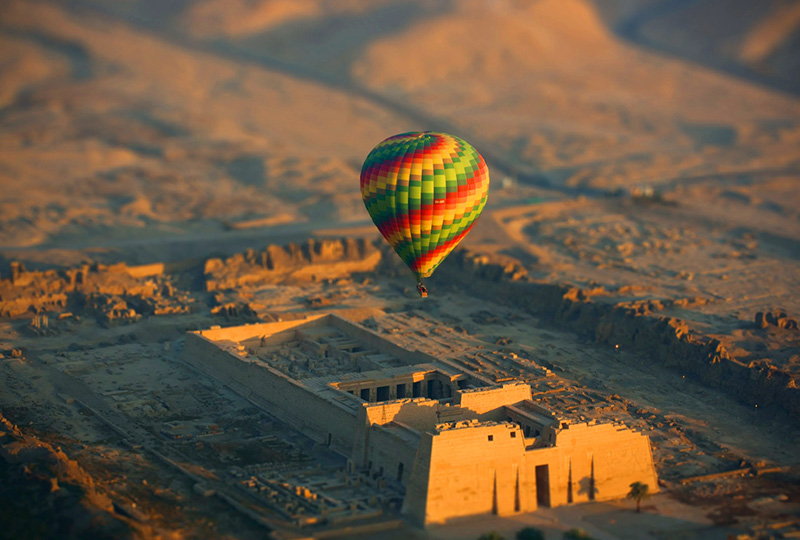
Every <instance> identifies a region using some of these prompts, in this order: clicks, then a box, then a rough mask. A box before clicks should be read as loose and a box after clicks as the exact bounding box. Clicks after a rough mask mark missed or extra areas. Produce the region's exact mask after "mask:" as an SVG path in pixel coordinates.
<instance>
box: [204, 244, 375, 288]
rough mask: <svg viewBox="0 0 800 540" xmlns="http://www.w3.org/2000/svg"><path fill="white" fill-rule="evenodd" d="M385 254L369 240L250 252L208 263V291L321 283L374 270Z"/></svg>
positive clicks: (205, 270) (211, 260)
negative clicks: (311, 282) (313, 281)
mask: <svg viewBox="0 0 800 540" xmlns="http://www.w3.org/2000/svg"><path fill="white" fill-rule="evenodd" d="M380 261H381V252H380V250H378V249H377V248H376V247H375V246H374V244H373V243H372V242H371V241H369V240H366V239H363V238H361V239H356V238H338V239H322V240H317V239H313V238H312V239H309V240H307V241H306V242H303V243H302V244H295V243H292V244H287V245H285V246H278V245H269V246H267V247H266V248H265V249H264V250H262V251H259V252H256V251H254V250H252V249H248V250H247V251H245V252H244V253H238V254H236V255H233V256H232V257H228V258H227V259H224V260H223V259H208V260H207V261H206V263H205V267H204V270H203V273H204V274H205V279H206V290H208V291H216V290H223V289H235V288H238V287H242V286H254V285H258V284H264V283H279V282H284V281H290V280H295V281H303V280H314V279H317V280H321V279H332V278H338V277H345V276H348V275H350V274H351V273H353V272H367V271H370V270H373V269H374V268H375V267H376V266H377V265H378V263H380Z"/></svg>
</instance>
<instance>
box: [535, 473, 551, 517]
mask: <svg viewBox="0 0 800 540" xmlns="http://www.w3.org/2000/svg"><path fill="white" fill-rule="evenodd" d="M536 503H537V504H538V505H539V506H548V507H549V506H550V466H549V465H537V466H536Z"/></svg>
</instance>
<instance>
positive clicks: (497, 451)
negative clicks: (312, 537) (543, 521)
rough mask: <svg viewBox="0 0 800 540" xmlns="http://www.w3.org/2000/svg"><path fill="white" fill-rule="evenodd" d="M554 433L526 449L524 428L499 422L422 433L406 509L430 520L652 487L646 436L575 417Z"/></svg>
mask: <svg viewBox="0 0 800 540" xmlns="http://www.w3.org/2000/svg"><path fill="white" fill-rule="evenodd" d="M490 436H491V440H489V437H490ZM556 440H557V445H556V446H551V447H546V448H531V447H528V448H526V447H525V444H526V440H525V438H524V437H523V433H522V430H521V429H520V428H519V427H518V426H516V425H515V424H509V423H505V422H500V423H494V422H491V423H481V424H477V425H472V426H469V425H467V424H465V425H464V426H463V427H457V428H454V429H445V430H443V431H440V432H435V433H423V434H422V440H421V443H420V446H419V450H418V452H417V457H416V462H415V465H414V469H413V471H412V474H411V477H410V481H409V485H408V488H407V492H406V501H405V504H404V512H406V513H407V514H409V515H410V517H411V519H412V520H414V521H415V522H417V523H418V524H420V525H428V524H432V523H444V522H446V521H448V520H451V519H454V518H458V517H463V516H469V515H476V514H497V515H510V514H515V513H520V512H531V511H534V510H536V509H537V508H538V507H539V506H561V505H564V504H571V503H578V502H586V501H590V500H597V501H602V500H610V499H620V498H624V497H625V496H626V495H627V493H628V491H629V490H630V484H631V483H633V482H642V483H645V484H647V485H648V486H649V488H650V492H651V493H654V492H656V491H658V483H657V478H656V473H655V468H654V466H653V460H652V455H651V452H650V443H649V439H648V438H647V437H646V436H645V435H642V434H640V433H637V432H634V431H631V430H628V429H627V428H624V427H621V426H613V425H611V424H598V425H591V426H588V425H586V424H577V425H573V426H569V427H568V428H565V429H561V430H558V432H557V433H556ZM528 442H530V440H528Z"/></svg>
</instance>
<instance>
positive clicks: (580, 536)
mask: <svg viewBox="0 0 800 540" xmlns="http://www.w3.org/2000/svg"><path fill="white" fill-rule="evenodd" d="M564 540H592V537H591V536H589V533H587V532H586V531H584V530H583V529H570V530H568V531H567V532H565V533H564Z"/></svg>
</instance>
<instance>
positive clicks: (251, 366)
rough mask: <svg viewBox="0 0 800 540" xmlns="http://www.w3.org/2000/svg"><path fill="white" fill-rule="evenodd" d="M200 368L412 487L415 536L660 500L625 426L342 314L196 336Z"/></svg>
mask: <svg viewBox="0 0 800 540" xmlns="http://www.w3.org/2000/svg"><path fill="white" fill-rule="evenodd" d="M184 357H185V360H186V361H187V362H189V363H190V364H192V365H194V366H195V367H196V368H197V369H198V370H200V371H202V372H204V373H207V374H209V375H211V376H214V377H216V378H217V379H219V380H221V381H222V382H224V383H225V384H227V385H228V386H229V387H231V388H233V389H234V390H236V391H238V392H240V393H241V394H242V395H245V396H247V397H248V398H249V399H251V400H252V401H254V402H256V403H259V404H260V405H262V406H263V407H264V408H265V409H266V410H268V411H269V412H270V413H271V414H273V415H275V416H276V417H278V418H280V419H281V420H283V421H285V422H287V423H289V424H290V425H293V426H295V427H296V428H297V429H298V430H300V431H302V432H304V433H306V434H307V435H308V436H310V437H312V438H313V439H315V440H318V441H319V442H320V443H322V444H325V445H328V446H329V447H331V448H332V449H333V450H336V451H338V452H339V453H341V454H343V455H345V456H347V457H348V465H349V466H350V467H353V468H356V469H359V470H363V471H368V472H369V473H370V474H372V475H375V476H382V477H384V478H385V479H386V480H387V481H389V482H396V483H399V484H401V485H402V486H404V488H405V499H404V502H403V513H405V514H406V515H407V516H408V517H409V518H410V519H411V520H412V521H413V522H415V523H417V524H419V525H422V526H424V525H428V524H432V523H443V522H446V521H448V520H450V519H453V518H459V517H466V516H472V515H479V514H497V515H511V514H515V513H521V512H532V511H535V510H536V509H537V508H539V507H540V506H545V507H552V506H560V505H564V504H571V503H578V502H584V501H592V500H598V501H599V500H609V499H618V498H621V497H624V496H625V495H626V494H627V493H628V491H629V489H630V484H631V483H633V482H642V483H645V484H647V485H648V486H649V489H650V491H651V492H655V491H657V490H658V482H657V477H656V472H655V467H654V466H653V458H652V453H651V450H650V441H649V439H648V437H647V436H646V435H644V434H641V433H638V432H635V431H632V430H630V429H628V428H627V427H625V426H624V425H622V424H597V423H592V422H590V423H571V422H570V421H568V420H566V419H563V418H560V417H559V416H558V415H557V414H556V413H554V412H552V411H550V410H548V409H547V408H545V407H543V406H541V405H539V404H538V403H536V402H535V401H533V400H532V399H531V389H530V386H529V385H528V384H526V383H523V382H514V381H512V382H505V383H502V384H497V383H495V382H493V381H491V380H489V379H487V378H485V377H482V376H481V375H479V374H477V373H474V372H471V371H469V370H467V369H465V368H463V367H462V366H461V365H459V364H456V363H455V362H453V361H451V360H448V359H445V358H434V357H431V356H429V355H427V354H425V353H422V352H420V351H409V350H406V349H404V348H402V347H400V346H398V345H396V344H394V343H392V342H389V341H387V340H385V339H383V338H382V337H381V336H379V335H378V334H376V333H374V332H371V331H370V330H368V329H366V328H363V327H361V326H360V325H357V324H354V323H351V322H349V321H346V320H345V319H342V318H340V317H338V316H336V315H333V314H326V315H325V314H323V315H314V316H310V317H308V318H306V319H304V320H297V321H284V322H274V323H262V324H252V325H245V326H238V327H233V328H213V329H209V330H204V331H196V332H190V333H189V334H188V336H187V339H186V346H185V348H184Z"/></svg>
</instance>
